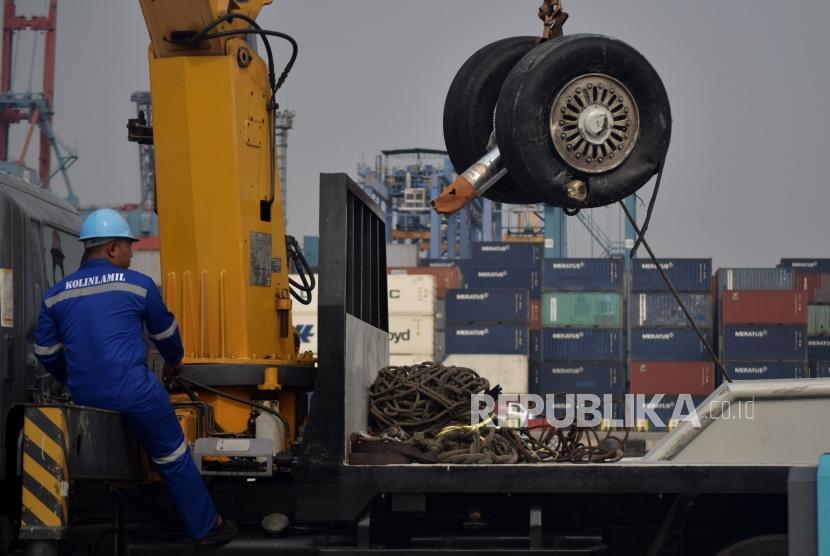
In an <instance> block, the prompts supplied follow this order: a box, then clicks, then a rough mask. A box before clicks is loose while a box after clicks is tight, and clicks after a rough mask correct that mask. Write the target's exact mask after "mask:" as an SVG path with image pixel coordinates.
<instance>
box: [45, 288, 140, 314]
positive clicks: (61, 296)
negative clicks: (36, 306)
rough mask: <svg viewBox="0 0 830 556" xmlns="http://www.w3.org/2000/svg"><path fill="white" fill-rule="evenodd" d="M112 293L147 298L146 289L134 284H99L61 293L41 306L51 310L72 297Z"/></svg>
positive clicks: (48, 298)
mask: <svg viewBox="0 0 830 556" xmlns="http://www.w3.org/2000/svg"><path fill="white" fill-rule="evenodd" d="M114 291H122V292H129V293H134V294H135V295H137V296H140V297H147V288H142V287H141V286H136V285H135V284H126V283H123V282H122V283H112V284H100V285H98V286H89V287H86V288H78V289H77V290H66V291H62V292H60V293H59V294H56V295H53V296H52V297H47V298H46V299H44V300H43V304H44V305H46V307H47V308H52V307H53V306H54V305H55V304H56V303H60V302H61V301H64V300H65V299H71V298H73V297H84V296H87V295H95V294H96V293H105V292H114Z"/></svg>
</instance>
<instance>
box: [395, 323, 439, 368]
mask: <svg viewBox="0 0 830 556" xmlns="http://www.w3.org/2000/svg"><path fill="white" fill-rule="evenodd" d="M434 352H435V318H434V317H432V316H431V315H430V316H424V315H389V354H390V355H409V354H413V353H430V354H431V353H434ZM430 358H432V356H430Z"/></svg>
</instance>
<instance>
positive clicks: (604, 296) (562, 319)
mask: <svg viewBox="0 0 830 556" xmlns="http://www.w3.org/2000/svg"><path fill="white" fill-rule="evenodd" d="M622 307H623V301H622V295H621V294H618V293H608V292H546V293H545V294H544V295H543V296H542V327H543V328H544V327H555V326H579V327H589V326H601V327H608V328H620V327H622V326H623V317H622Z"/></svg>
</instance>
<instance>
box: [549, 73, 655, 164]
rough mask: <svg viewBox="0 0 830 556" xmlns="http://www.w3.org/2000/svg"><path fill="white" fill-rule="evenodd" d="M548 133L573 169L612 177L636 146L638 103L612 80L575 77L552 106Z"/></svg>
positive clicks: (585, 76) (594, 75)
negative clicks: (615, 169) (613, 172)
mask: <svg viewBox="0 0 830 556" xmlns="http://www.w3.org/2000/svg"><path fill="white" fill-rule="evenodd" d="M550 133H551V138H552V139H553V145H554V147H555V148H556V152H558V153H559V156H561V157H562V159H563V160H565V162H567V163H568V164H569V165H570V166H572V167H573V168H576V169H577V170H581V171H583V172H587V173H591V174H598V173H601V172H608V171H609V170H613V169H614V168H616V167H617V166H619V165H620V164H622V163H623V162H624V161H625V159H626V158H628V156H629V155H630V154H631V151H632V150H634V146H635V144H636V143H637V138H638V137H639V134H640V116H639V112H638V110H637V103H636V102H635V101H634V97H633V96H632V95H631V93H630V92H629V91H628V89H627V88H626V87H625V85H623V84H622V83H621V82H619V81H617V80H616V79H614V78H613V77H610V76H608V75H602V74H590V75H583V76H581V77H577V78H576V79H574V80H573V81H571V82H570V83H568V84H567V85H566V86H565V87H563V88H562V90H561V91H560V93H559V95H558V96H557V98H556V100H555V101H554V103H553V107H552V108H551V113H550Z"/></svg>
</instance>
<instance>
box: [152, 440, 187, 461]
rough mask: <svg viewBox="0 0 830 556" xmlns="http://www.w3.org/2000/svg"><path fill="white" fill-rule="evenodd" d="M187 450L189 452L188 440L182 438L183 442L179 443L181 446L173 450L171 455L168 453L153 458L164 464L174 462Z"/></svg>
mask: <svg viewBox="0 0 830 556" xmlns="http://www.w3.org/2000/svg"><path fill="white" fill-rule="evenodd" d="M185 452H187V440H182V443H181V444H179V447H178V448H176V449H175V450H173V452H172V453H171V454H169V455H166V456H164V457H161V458H153V461H154V462H156V463H157V464H158V465H164V464H165V463H173V462H174V461H176V460H177V459H179V458H180V457H182V456H183V455H184V454H185Z"/></svg>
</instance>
